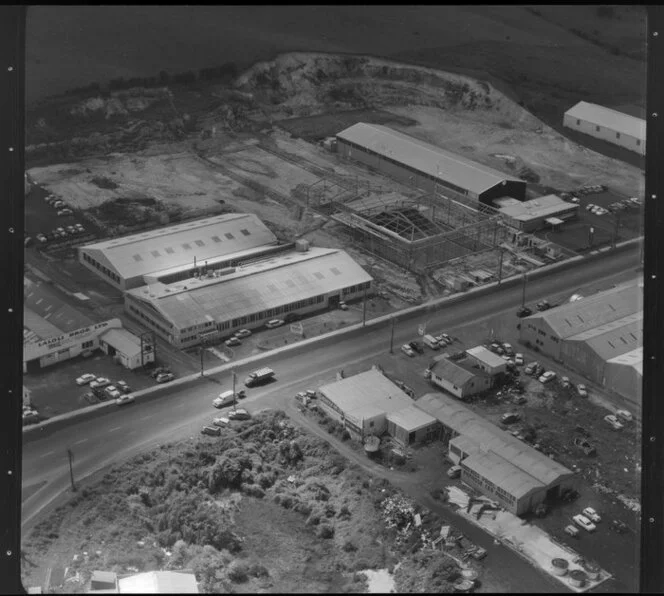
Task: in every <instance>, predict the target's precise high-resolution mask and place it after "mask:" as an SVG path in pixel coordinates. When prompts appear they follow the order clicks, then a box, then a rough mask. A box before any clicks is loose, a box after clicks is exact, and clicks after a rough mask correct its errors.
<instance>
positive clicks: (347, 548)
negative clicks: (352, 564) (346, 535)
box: [341, 540, 357, 553]
mask: <svg viewBox="0 0 664 596" xmlns="http://www.w3.org/2000/svg"><path fill="white" fill-rule="evenodd" d="M341 548H342V549H343V551H344V552H346V553H354V552H356V551H357V546H355V544H354V543H353V542H352V541H351V540H346V542H344V544H343V546H342V547H341Z"/></svg>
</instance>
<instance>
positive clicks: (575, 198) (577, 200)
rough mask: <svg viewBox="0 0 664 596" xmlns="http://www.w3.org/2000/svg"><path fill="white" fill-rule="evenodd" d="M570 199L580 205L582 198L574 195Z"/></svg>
mask: <svg viewBox="0 0 664 596" xmlns="http://www.w3.org/2000/svg"><path fill="white" fill-rule="evenodd" d="M570 201H571V202H572V203H576V204H577V205H578V204H579V203H580V202H581V199H579V197H572V198H571V199H570Z"/></svg>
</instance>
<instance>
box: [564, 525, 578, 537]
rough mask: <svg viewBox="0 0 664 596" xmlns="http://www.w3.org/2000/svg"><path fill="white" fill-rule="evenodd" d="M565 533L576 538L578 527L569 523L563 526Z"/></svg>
mask: <svg viewBox="0 0 664 596" xmlns="http://www.w3.org/2000/svg"><path fill="white" fill-rule="evenodd" d="M565 534H569V535H570V536H571V537H572V538H577V537H578V536H579V528H577V527H575V526H573V525H571V524H570V525H569V526H565Z"/></svg>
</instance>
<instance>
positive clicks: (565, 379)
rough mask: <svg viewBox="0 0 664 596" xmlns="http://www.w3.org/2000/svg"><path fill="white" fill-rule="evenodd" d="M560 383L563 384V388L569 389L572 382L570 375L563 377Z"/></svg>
mask: <svg viewBox="0 0 664 596" xmlns="http://www.w3.org/2000/svg"><path fill="white" fill-rule="evenodd" d="M560 384H561V385H562V388H563V389H569V388H570V387H571V383H570V382H569V377H562V378H561V379H560Z"/></svg>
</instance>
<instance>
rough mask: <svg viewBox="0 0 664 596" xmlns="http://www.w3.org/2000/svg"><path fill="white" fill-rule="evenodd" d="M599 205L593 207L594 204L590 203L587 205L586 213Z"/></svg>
mask: <svg viewBox="0 0 664 596" xmlns="http://www.w3.org/2000/svg"><path fill="white" fill-rule="evenodd" d="M595 207H597V205H593V204H592V203H588V204H587V205H586V211H592V210H593V209H594V208H595Z"/></svg>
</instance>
